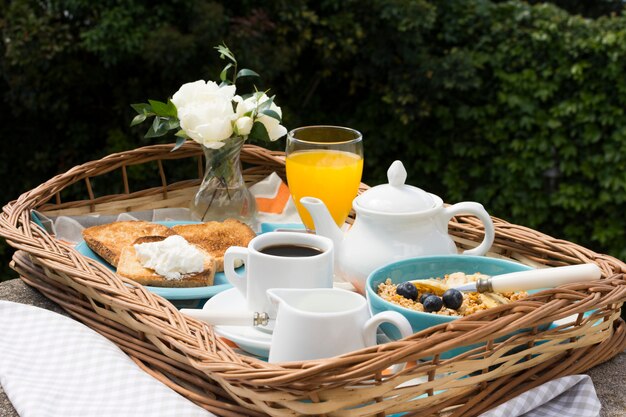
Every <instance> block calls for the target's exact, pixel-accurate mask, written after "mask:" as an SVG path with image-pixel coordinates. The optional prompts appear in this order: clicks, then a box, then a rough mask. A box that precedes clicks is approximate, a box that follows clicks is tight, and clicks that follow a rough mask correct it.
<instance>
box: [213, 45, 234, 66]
mask: <svg viewBox="0 0 626 417" xmlns="http://www.w3.org/2000/svg"><path fill="white" fill-rule="evenodd" d="M215 49H217V52H219V53H220V58H222V59H224V58H225V57H227V58H228V59H230V60H231V61H233V62H234V63H235V64H236V63H237V60H236V59H235V55H233V53H232V52H231V51H230V49H228V46H226V44H221V45H219V46H216V47H215Z"/></svg>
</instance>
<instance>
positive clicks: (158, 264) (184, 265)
mask: <svg viewBox="0 0 626 417" xmlns="http://www.w3.org/2000/svg"><path fill="white" fill-rule="evenodd" d="M134 247H135V251H136V252H137V258H138V259H139V262H141V264H142V265H143V266H144V267H145V268H150V269H154V271H155V272H156V273H157V274H159V275H161V276H163V277H165V278H166V279H181V278H182V277H183V275H187V274H193V273H198V272H202V271H203V270H204V254H203V253H202V252H200V250H198V249H197V248H196V247H195V246H193V245H191V244H190V243H189V242H187V241H186V240H185V238H183V237H182V236H179V235H174V236H169V237H168V238H166V239H164V240H162V241H160V242H149V243H138V244H136V245H134Z"/></svg>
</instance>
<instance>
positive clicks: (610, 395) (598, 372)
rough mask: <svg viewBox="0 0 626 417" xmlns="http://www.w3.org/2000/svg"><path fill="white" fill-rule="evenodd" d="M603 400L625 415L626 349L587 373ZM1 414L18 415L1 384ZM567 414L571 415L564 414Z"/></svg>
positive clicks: (42, 300)
mask: <svg viewBox="0 0 626 417" xmlns="http://www.w3.org/2000/svg"><path fill="white" fill-rule="evenodd" d="M0 300H6V301H13V302H16V303H22V304H29V305H33V306H37V307H42V308H45V309H48V310H52V311H55V312H58V313H61V314H64V315H68V314H67V313H65V312H64V311H63V309H61V308H60V307H59V306H58V305H57V304H55V303H54V302H52V301H50V300H48V299H47V298H46V297H44V296H43V295H42V294H41V293H39V291H37V290H35V289H32V288H31V287H29V286H28V285H26V284H24V283H23V282H22V281H21V280H19V279H13V280H9V281H5V282H2V283H0ZM586 373H587V374H588V375H590V376H591V379H592V380H593V383H594V386H595V388H596V392H597V394H598V397H599V398H600V401H601V403H602V410H601V412H600V416H601V417H626V377H625V375H626V352H622V353H620V354H619V355H617V356H616V357H614V358H613V359H611V360H610V361H608V362H605V363H603V364H600V365H598V366H596V367H595V368H592V369H590V370H589V371H588V372H586ZM0 417H19V415H18V414H17V412H16V411H15V409H14V408H13V406H12V405H11V402H10V401H9V399H8V398H7V396H6V394H5V393H4V391H3V390H2V387H1V386H0ZM563 417H568V416H563Z"/></svg>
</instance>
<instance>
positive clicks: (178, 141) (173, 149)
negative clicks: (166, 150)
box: [170, 137, 187, 152]
mask: <svg viewBox="0 0 626 417" xmlns="http://www.w3.org/2000/svg"><path fill="white" fill-rule="evenodd" d="M186 140H187V139H186V138H181V137H178V138H176V145H175V146H174V147H173V148H172V150H171V151H170V152H174V151H175V150H176V149H178V148H180V147H181V146H183V143H185V141H186Z"/></svg>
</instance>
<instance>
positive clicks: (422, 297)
mask: <svg viewBox="0 0 626 417" xmlns="http://www.w3.org/2000/svg"><path fill="white" fill-rule="evenodd" d="M429 295H433V294H432V293H429V292H424V293H422V295H420V303H422V304H424V300H425V299H426V298H428V296H429Z"/></svg>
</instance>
